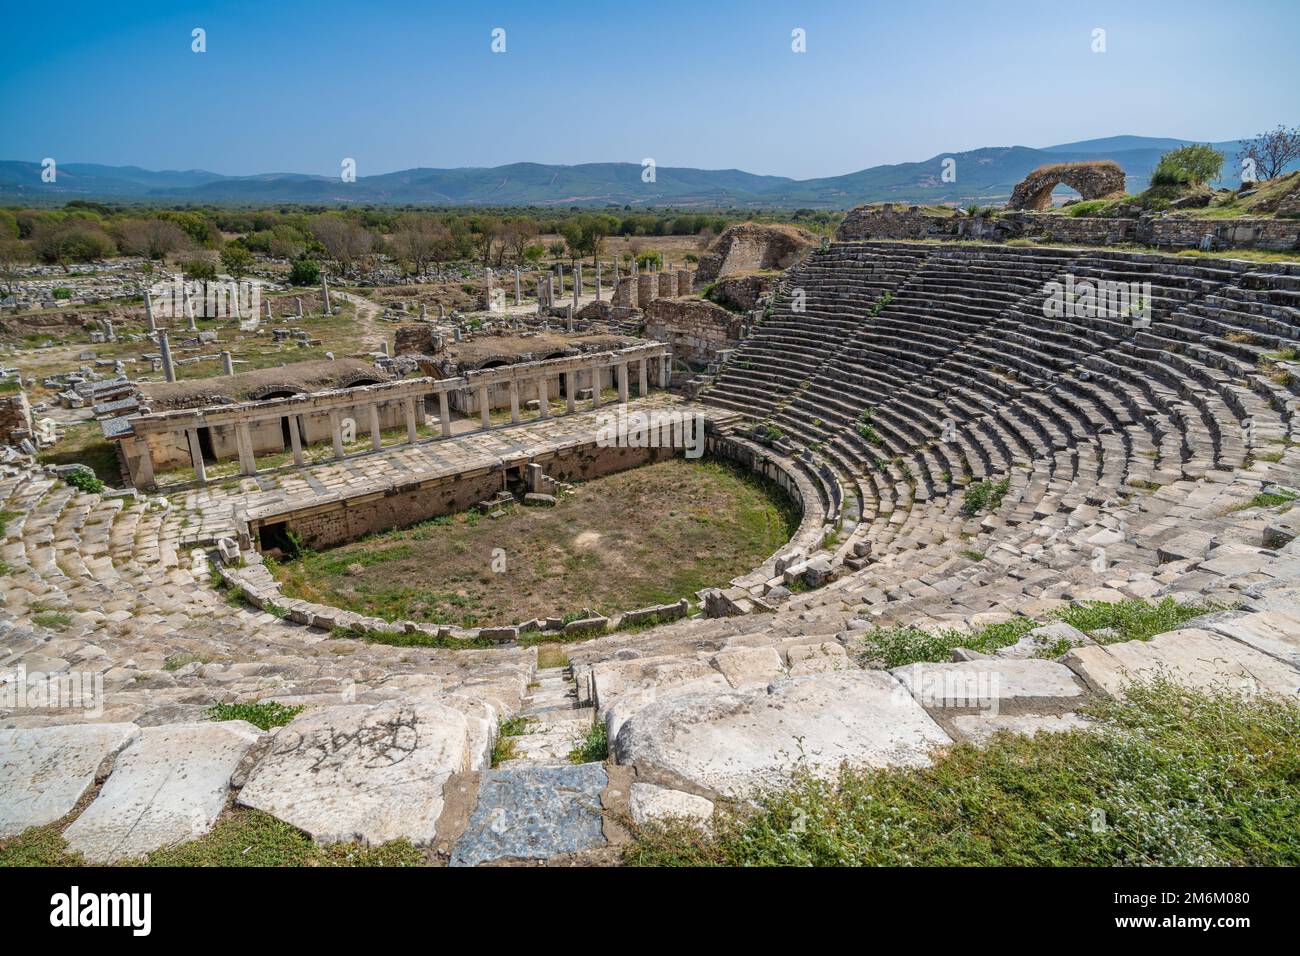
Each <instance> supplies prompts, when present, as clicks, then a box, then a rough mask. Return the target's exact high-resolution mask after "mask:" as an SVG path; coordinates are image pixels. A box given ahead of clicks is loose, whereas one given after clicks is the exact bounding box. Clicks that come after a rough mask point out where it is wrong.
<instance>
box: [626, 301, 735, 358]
mask: <svg viewBox="0 0 1300 956" xmlns="http://www.w3.org/2000/svg"><path fill="white" fill-rule="evenodd" d="M743 328H744V317H743V316H740V315H737V314H736V313H734V312H729V311H727V310H726V309H724V308H722V306H720V305H715V304H714V303H712V302H709V301H707V300H705V299H696V298H693V297H692V298H684V299H656V300H655V301H654V302H652V303H650V307H649V308H648V309H646V326H645V334H646V337H647V338H651V339H654V340H655V341H656V342H664V343H667V344H668V345H670V346H672V350H673V356H674V358H677V359H680V360H682V361H684V362H687V363H689V364H692V365H707V364H709V363H710V362H712V361H714V360H715V359H716V358H717V356H718V352H719V351H721V350H723V349H730V348H735V347H736V346H737V345H739V344H740V339H741V337H742V331H743Z"/></svg>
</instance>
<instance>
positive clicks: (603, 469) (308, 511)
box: [249, 443, 680, 548]
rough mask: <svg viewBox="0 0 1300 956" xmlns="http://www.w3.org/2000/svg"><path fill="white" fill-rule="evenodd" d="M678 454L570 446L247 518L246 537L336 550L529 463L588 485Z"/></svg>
mask: <svg viewBox="0 0 1300 956" xmlns="http://www.w3.org/2000/svg"><path fill="white" fill-rule="evenodd" d="M674 454H680V452H678V451H677V450H676V449H672V448H613V447H611V448H601V447H600V446H598V445H597V444H595V443H589V444H583V445H574V446H570V447H567V448H562V449H557V450H556V451H554V452H550V453H548V454H543V455H538V456H536V457H533V458H524V459H520V460H519V461H517V462H511V463H508V464H507V465H506V467H505V468H504V469H503V468H501V467H491V468H478V469H474V470H472V471H464V472H457V473H453V474H447V475H438V476H431V477H429V478H426V479H423V480H419V479H417V480H415V481H410V480H409V479H408V480H405V482H404V483H401V484H398V483H394V482H384V483H382V484H380V483H377V485H376V487H375V489H374V490H373V491H371V492H367V493H364V494H361V495H356V496H353V497H350V498H343V499H334V498H331V499H329V500H326V501H321V502H318V503H312V504H309V505H307V506H305V507H301V508H296V509H289V510H285V511H280V512H276V513H274V514H266V515H257V516H250V518H249V534H250V537H251V538H252V540H253V541H254V542H257V543H258V545H259V547H270V546H273V545H275V543H276V542H278V541H280V540H282V539H283V538H284V537H285V535H286V533H287V532H289V531H292V532H293V533H294V534H295V535H297V536H298V537H299V538H300V539H301V540H302V543H303V544H304V545H305V546H307V547H311V548H328V547H331V546H333V545H336V544H342V543H344V542H347V541H353V540H356V539H357V538H359V537H361V536H363V535H366V534H372V533H374V532H379V531H387V530H390V529H392V528H403V527H406V526H407V525H411V524H415V523H417V522H420V521H427V520H428V519H430V518H436V517H438V516H440V515H445V514H452V513H454V512H458V511H464V510H466V509H467V508H471V507H473V506H474V505H475V504H477V503H478V502H480V501H483V500H485V499H487V498H491V497H492V496H494V495H495V494H496V493H497V492H499V491H502V490H503V489H505V488H506V486H507V483H508V482H509V481H516V480H518V481H522V480H523V472H524V469H525V467H526V465H528V464H529V463H530V462H534V463H537V464H540V465H542V469H543V471H544V472H545V473H546V475H547V476H548V477H551V478H555V479H558V480H560V481H586V480H589V479H592V478H599V477H601V476H603V475H610V474H614V473H615V472H618V471H624V470H626V469H628V468H635V467H637V466H639V465H644V464H648V463H650V462H654V461H663V460H665V459H667V458H671V457H673V455H674Z"/></svg>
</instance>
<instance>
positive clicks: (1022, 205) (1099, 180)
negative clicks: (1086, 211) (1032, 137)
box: [1007, 159, 1124, 211]
mask: <svg viewBox="0 0 1300 956" xmlns="http://www.w3.org/2000/svg"><path fill="white" fill-rule="evenodd" d="M1060 184H1064V185H1066V186H1069V187H1070V188H1071V189H1074V190H1076V191H1077V192H1078V193H1079V195H1080V196H1082V197H1083V198H1084V199H1106V198H1107V197H1109V196H1120V195H1123V194H1124V169H1123V167H1121V166H1120V165H1119V163H1116V162H1114V161H1113V160H1109V159H1104V160H1099V161H1097V162H1085V163H1052V164H1050V165H1047V166H1039V167H1038V168H1037V169H1035V170H1034V171H1033V172H1031V173H1030V174H1029V175H1028V176H1026V177H1025V178H1024V179H1022V180H1021V181H1020V182H1019V183H1017V184H1016V188H1015V189H1013V190H1012V191H1011V200H1010V201H1009V202H1008V203H1007V208H1008V209H1033V210H1038V211H1042V210H1044V209H1050V208H1051V206H1052V190H1053V189H1055V188H1056V186H1058V185H1060Z"/></svg>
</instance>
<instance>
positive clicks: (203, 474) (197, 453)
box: [145, 428, 208, 484]
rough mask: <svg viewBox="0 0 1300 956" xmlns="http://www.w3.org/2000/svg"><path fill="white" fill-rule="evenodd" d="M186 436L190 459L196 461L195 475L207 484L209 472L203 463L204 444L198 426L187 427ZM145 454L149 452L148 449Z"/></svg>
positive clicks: (202, 482) (200, 481)
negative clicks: (200, 438)
mask: <svg viewBox="0 0 1300 956" xmlns="http://www.w3.org/2000/svg"><path fill="white" fill-rule="evenodd" d="M185 437H186V438H187V439H188V440H189V443H190V461H192V462H193V463H194V477H195V478H196V479H197V480H198V481H199V483H200V484H206V483H207V480H208V472H207V468H206V467H205V466H204V464H203V446H202V444H200V442H199V430H198V429H197V428H190V429H186V431H185ZM145 454H148V450H147V449H146V451H145Z"/></svg>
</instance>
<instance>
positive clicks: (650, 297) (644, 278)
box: [636, 272, 659, 309]
mask: <svg viewBox="0 0 1300 956" xmlns="http://www.w3.org/2000/svg"><path fill="white" fill-rule="evenodd" d="M636 298H637V302H638V303H640V305H641V308H643V309H647V308H649V307H650V303H651V302H653V301H654V300H655V299H657V298H659V276H658V275H657V274H655V273H653V272H642V273H641V274H640V275H639V276H637V277H636Z"/></svg>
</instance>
